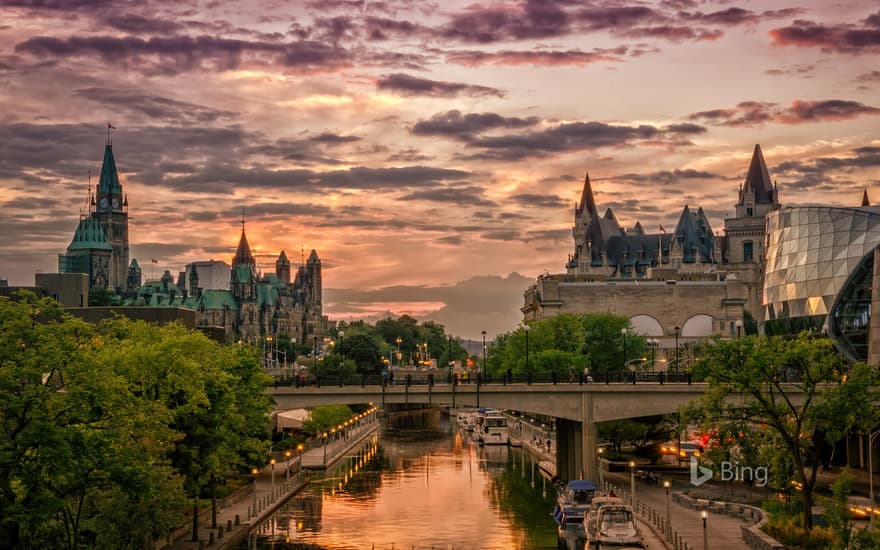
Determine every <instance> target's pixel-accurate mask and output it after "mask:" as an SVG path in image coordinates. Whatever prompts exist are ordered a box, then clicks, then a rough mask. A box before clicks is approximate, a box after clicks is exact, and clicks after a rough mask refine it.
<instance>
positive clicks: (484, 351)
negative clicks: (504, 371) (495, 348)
mask: <svg viewBox="0 0 880 550" xmlns="http://www.w3.org/2000/svg"><path fill="white" fill-rule="evenodd" d="M485 374H486V331H485V330H484V331H483V368H482V370H481V372H480V376H485Z"/></svg>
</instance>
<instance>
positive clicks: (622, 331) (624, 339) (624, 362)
mask: <svg viewBox="0 0 880 550" xmlns="http://www.w3.org/2000/svg"><path fill="white" fill-rule="evenodd" d="M626 333H627V330H626V328H622V329H620V335H621V336H622V337H623V361H621V363H623V370H626Z"/></svg>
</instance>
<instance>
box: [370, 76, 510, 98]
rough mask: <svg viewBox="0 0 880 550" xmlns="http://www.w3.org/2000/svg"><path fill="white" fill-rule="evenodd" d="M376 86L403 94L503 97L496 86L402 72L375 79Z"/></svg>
mask: <svg viewBox="0 0 880 550" xmlns="http://www.w3.org/2000/svg"><path fill="white" fill-rule="evenodd" d="M376 87H377V88H378V89H380V90H389V91H391V92H394V93H397V94H400V95H404V96H414V95H423V96H428V97H455V96H458V95H465V96H471V97H474V96H487V95H492V96H497V97H504V92H503V91H501V90H499V89H498V88H490V87H488V86H476V85H473V84H464V83H461V82H444V81H441V80H429V79H427V78H417V77H414V76H410V75H407V74H403V73H394V74H390V75H386V76H383V77H382V78H380V79H379V80H377V81H376Z"/></svg>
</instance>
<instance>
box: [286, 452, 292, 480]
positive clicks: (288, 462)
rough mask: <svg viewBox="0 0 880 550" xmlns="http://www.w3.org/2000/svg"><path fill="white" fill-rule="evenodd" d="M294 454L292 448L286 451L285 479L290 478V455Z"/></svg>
mask: <svg viewBox="0 0 880 550" xmlns="http://www.w3.org/2000/svg"><path fill="white" fill-rule="evenodd" d="M291 456H293V453H292V452H290V449H287V450H286V451H284V479H285V480H289V479H290V457H291Z"/></svg>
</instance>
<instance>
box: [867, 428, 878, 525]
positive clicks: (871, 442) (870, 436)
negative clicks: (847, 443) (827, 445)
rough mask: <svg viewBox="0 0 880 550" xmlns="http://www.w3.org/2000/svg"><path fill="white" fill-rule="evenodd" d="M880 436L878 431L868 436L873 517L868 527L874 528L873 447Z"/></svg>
mask: <svg viewBox="0 0 880 550" xmlns="http://www.w3.org/2000/svg"><path fill="white" fill-rule="evenodd" d="M878 435H880V430H877V431H875V432H873V433H871V435H869V436H868V499H869V500H870V501H871V516H870V518H869V519H868V527H869V528H871V529H873V528H874V462H873V458H874V457H873V456H872V454H871V447H873V446H874V438H875V437H877V436H878Z"/></svg>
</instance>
